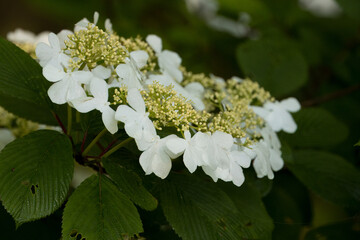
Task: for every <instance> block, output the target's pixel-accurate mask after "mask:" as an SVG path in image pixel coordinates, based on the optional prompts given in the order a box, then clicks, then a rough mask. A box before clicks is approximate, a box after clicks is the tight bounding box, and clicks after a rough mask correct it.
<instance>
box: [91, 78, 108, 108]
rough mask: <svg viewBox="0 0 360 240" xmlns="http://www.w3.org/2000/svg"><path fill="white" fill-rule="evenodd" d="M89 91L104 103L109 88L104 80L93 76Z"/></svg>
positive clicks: (106, 100)
mask: <svg viewBox="0 0 360 240" xmlns="http://www.w3.org/2000/svg"><path fill="white" fill-rule="evenodd" d="M90 92H91V94H92V95H93V96H94V97H95V98H97V99H98V100H99V101H101V102H102V103H104V104H105V103H107V102H108V97H109V90H108V85H107V83H106V82H105V80H103V79H100V78H93V79H92V81H91V83H90Z"/></svg>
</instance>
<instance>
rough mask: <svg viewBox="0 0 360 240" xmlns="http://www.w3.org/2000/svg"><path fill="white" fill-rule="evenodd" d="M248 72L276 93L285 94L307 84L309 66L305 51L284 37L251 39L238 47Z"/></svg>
mask: <svg viewBox="0 0 360 240" xmlns="http://www.w3.org/2000/svg"><path fill="white" fill-rule="evenodd" d="M236 52H237V59H238V63H239V65H240V67H241V69H242V70H243V71H244V73H245V75H246V76H248V77H250V78H251V79H252V80H254V81H257V82H259V83H260V85H261V86H262V87H264V88H265V89H266V90H268V91H270V93H271V94H273V95H274V96H284V95H286V94H289V93H292V92H294V91H296V90H298V89H299V88H300V87H301V86H303V85H304V84H305V83H306V81H307V77H308V66H307V63H306V61H305V58H304V56H303V55H302V53H301V52H300V51H299V50H298V49H297V48H296V47H295V45H294V44H291V43H290V42H289V41H288V40H286V39H283V38H280V37H278V38H274V39H261V40H256V41H248V42H246V43H244V44H241V45H239V47H238V48H237V51H236Z"/></svg>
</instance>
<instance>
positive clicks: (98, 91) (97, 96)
mask: <svg viewBox="0 0 360 240" xmlns="http://www.w3.org/2000/svg"><path fill="white" fill-rule="evenodd" d="M92 73H93V77H92V78H91V80H90V93H91V94H92V95H93V97H81V98H78V99H75V100H73V101H72V104H73V105H74V107H75V108H76V110H78V111H79V112H81V113H87V112H90V111H92V110H94V109H97V110H99V111H100V112H101V113H102V120H103V122H104V125H105V127H106V129H107V130H108V131H109V132H110V133H112V134H114V133H116V132H117V131H118V126H117V121H116V119H115V111H114V110H113V109H112V108H111V107H110V103H109V102H108V98H109V92H108V85H107V83H106V81H105V79H108V78H109V77H110V75H111V71H110V69H107V68H105V67H103V66H101V65H100V66H97V67H96V68H95V69H93V70H92Z"/></svg>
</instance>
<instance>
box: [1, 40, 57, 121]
mask: <svg viewBox="0 0 360 240" xmlns="http://www.w3.org/2000/svg"><path fill="white" fill-rule="evenodd" d="M0 62H1V64H0V102H1V106H3V107H4V108H5V109H6V110H8V111H9V112H12V113H14V114H15V115H17V116H19V117H22V118H26V119H29V120H32V121H35V122H40V123H44V124H49V125H55V124H56V121H55V119H54V117H53V116H52V114H51V110H52V108H54V106H53V104H52V103H51V102H50V99H49V98H48V96H47V89H48V88H49V86H50V85H51V84H50V83H49V82H48V81H47V80H46V79H45V78H44V77H43V76H42V68H41V67H40V65H39V64H38V63H37V62H36V61H35V60H34V59H32V58H31V57H30V55H29V54H27V53H25V52H24V51H22V50H21V49H20V48H18V47H17V46H15V45H14V44H12V43H11V42H8V41H6V40H5V39H3V38H1V37H0Z"/></svg>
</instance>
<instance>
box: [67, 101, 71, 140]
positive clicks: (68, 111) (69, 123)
mask: <svg viewBox="0 0 360 240" xmlns="http://www.w3.org/2000/svg"><path fill="white" fill-rule="evenodd" d="M67 113H68V119H67V120H68V122H67V135H69V136H70V133H71V124H72V109H71V107H70V105H68V106H67Z"/></svg>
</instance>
